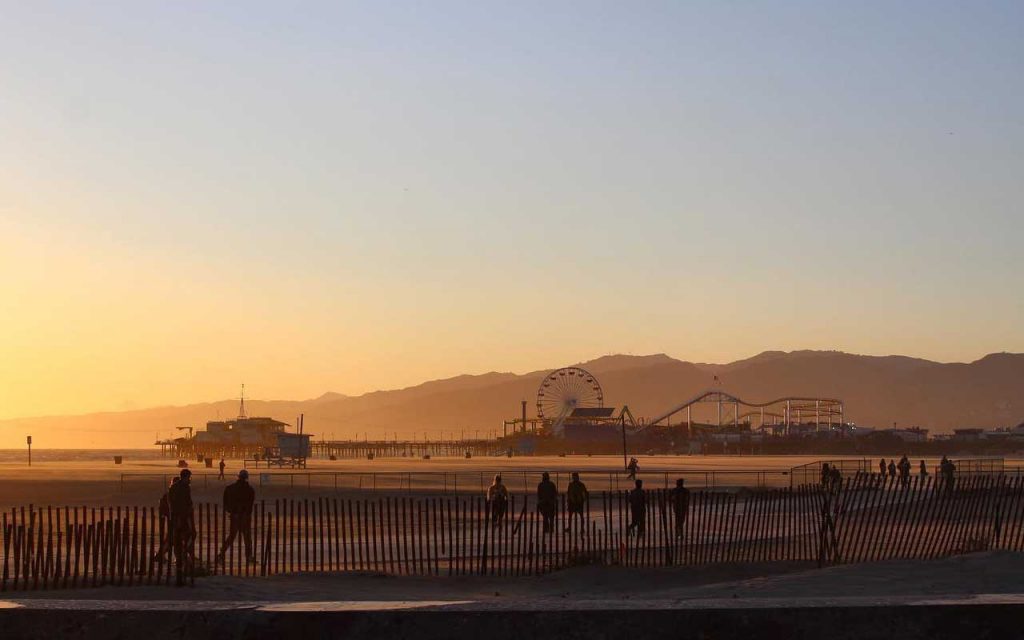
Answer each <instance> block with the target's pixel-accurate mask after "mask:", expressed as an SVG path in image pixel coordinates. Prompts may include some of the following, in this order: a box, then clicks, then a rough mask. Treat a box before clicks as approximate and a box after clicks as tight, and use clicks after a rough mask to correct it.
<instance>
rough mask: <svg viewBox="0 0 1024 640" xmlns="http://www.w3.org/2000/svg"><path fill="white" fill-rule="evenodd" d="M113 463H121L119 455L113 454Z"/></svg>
mask: <svg viewBox="0 0 1024 640" xmlns="http://www.w3.org/2000/svg"><path fill="white" fill-rule="evenodd" d="M114 464H121V456H114Z"/></svg>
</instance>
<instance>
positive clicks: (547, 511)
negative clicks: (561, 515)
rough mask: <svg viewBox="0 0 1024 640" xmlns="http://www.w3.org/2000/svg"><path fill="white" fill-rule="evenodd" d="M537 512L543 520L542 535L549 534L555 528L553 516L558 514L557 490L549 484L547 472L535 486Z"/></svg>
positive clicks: (551, 483) (549, 477) (553, 484)
mask: <svg viewBox="0 0 1024 640" xmlns="http://www.w3.org/2000/svg"><path fill="white" fill-rule="evenodd" d="M537 511H539V512H540V515H541V517H542V518H543V519H544V533H551V532H552V531H553V530H554V528H555V514H556V513H557V512H558V488H557V487H555V483H554V482H551V476H550V475H549V474H548V472H547V471H545V472H544V474H543V475H542V476H541V480H540V484H538V485H537Z"/></svg>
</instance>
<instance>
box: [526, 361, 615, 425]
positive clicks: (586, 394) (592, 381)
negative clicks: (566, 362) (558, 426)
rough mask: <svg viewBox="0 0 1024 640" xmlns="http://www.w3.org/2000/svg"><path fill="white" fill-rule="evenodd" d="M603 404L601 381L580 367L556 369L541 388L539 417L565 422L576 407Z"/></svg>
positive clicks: (538, 408)
mask: <svg viewBox="0 0 1024 640" xmlns="http://www.w3.org/2000/svg"><path fill="white" fill-rule="evenodd" d="M603 406H604V391H602V390H601V383H599V382H598V381H597V378H595V377H594V376H593V375H591V374H590V372H588V371H587V370H586V369H581V368H579V367H564V368H562V369H558V370H557V371H552V372H551V373H549V374H548V375H546V376H545V377H544V380H543V381H541V383H540V387H538V388H537V417H538V418H541V419H547V420H556V421H558V422H561V421H562V420H564V419H565V418H566V417H567V416H568V415H569V414H570V413H572V411H573V409H581V408H588V407H603Z"/></svg>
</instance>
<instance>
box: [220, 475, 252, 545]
mask: <svg viewBox="0 0 1024 640" xmlns="http://www.w3.org/2000/svg"><path fill="white" fill-rule="evenodd" d="M255 501H256V492H255V491H254V490H253V488H252V486H250V485H249V472H248V471H246V470H245V469H242V470H241V471H239V472H238V480H237V481H235V482H233V483H231V484H229V485H228V486H226V487H224V513H226V514H228V518H229V520H230V528H229V529H228V537H227V538H225V539H224V544H222V545H221V547H220V553H218V554H217V560H216V561H217V562H218V563H223V562H224V554H225V553H226V552H227V550H228V548H230V547H231V545H232V544H233V543H234V541H235V537H236V536H237V535H238V534H242V541H243V542H244V543H245V559H246V561H247V562H249V563H250V564H254V563H255V562H256V556H254V555H253V553H252V505H253V503H254V502H255Z"/></svg>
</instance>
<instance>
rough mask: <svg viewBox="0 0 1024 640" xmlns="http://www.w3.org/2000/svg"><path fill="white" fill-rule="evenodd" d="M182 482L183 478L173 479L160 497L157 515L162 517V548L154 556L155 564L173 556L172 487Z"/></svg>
mask: <svg viewBox="0 0 1024 640" xmlns="http://www.w3.org/2000/svg"><path fill="white" fill-rule="evenodd" d="M179 480H181V476H174V477H173V478H171V484H170V485H168V487H167V491H164V495H162V496H160V505H159V506H158V507H157V513H158V514H159V515H160V529H159V531H161V532H162V534H160V548H159V549H157V552H156V553H155V554H153V562H159V561H163V559H164V558H165V557H166V558H167V559H168V560H170V555H171V499H170V493H171V487H173V486H174V485H176V484H178V481H179Z"/></svg>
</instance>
